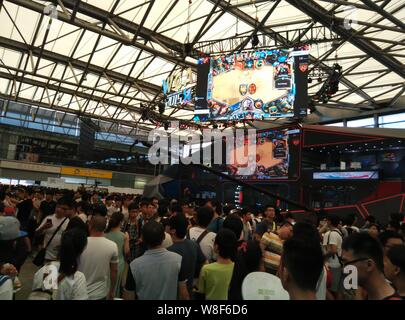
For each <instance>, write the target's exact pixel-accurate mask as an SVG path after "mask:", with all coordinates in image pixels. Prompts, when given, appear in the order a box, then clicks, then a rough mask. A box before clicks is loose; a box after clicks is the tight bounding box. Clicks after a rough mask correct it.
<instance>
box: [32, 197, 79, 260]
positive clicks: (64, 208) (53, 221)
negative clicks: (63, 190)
mask: <svg viewBox="0 0 405 320" xmlns="http://www.w3.org/2000/svg"><path fill="white" fill-rule="evenodd" d="M72 210H73V204H72V201H71V200H70V199H68V198H60V199H59V200H58V202H57V205H56V209H55V213H54V214H53V215H51V216H48V217H47V218H46V219H44V220H43V221H42V223H41V224H40V225H39V227H38V228H37V229H36V230H35V232H36V235H38V236H40V235H43V234H44V235H45V237H44V242H43V246H44V247H45V246H46V245H47V244H48V242H49V240H50V239H51V238H52V236H53V234H54V233H55V232H56V230H57V229H58V227H59V226H60V228H59V230H58V231H57V232H56V234H55V236H54V237H53V238H52V241H51V242H50V244H49V245H48V247H47V249H46V253H45V261H55V260H57V258H58V250H59V246H60V241H61V237H62V233H63V231H65V229H66V227H67V225H68V223H69V219H68V216H69V215H70V213H71V212H72Z"/></svg>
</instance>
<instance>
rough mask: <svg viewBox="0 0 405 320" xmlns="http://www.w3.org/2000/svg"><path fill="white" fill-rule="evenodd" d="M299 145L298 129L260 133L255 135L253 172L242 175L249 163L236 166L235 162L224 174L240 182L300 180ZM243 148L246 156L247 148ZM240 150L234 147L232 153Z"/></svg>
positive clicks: (229, 165) (226, 168)
mask: <svg viewBox="0 0 405 320" xmlns="http://www.w3.org/2000/svg"><path fill="white" fill-rule="evenodd" d="M300 143H301V135H300V129H297V128H293V129H291V128H288V129H277V130H266V131H262V132H259V133H257V134H256V156H255V157H256V167H255V170H254V173H253V174H251V175H245V174H241V172H243V168H245V167H246V165H247V163H237V162H236V160H235V161H234V162H233V163H231V164H228V165H227V166H226V167H225V170H224V172H226V173H227V174H229V175H232V176H234V177H236V178H238V179H241V180H264V181H265V180H274V179H291V180H294V179H297V178H298V177H299V167H300V166H299V157H300ZM240 148H245V154H246V150H247V148H246V146H241V147H240ZM237 151H238V150H237V148H234V149H233V150H232V151H231V152H235V153H236V152H237ZM242 152H243V151H242ZM234 159H236V156H235V157H234Z"/></svg>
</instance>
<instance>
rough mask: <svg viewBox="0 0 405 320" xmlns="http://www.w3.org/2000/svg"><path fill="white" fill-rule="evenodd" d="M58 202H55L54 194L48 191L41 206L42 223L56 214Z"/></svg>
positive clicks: (40, 218)
mask: <svg viewBox="0 0 405 320" xmlns="http://www.w3.org/2000/svg"><path fill="white" fill-rule="evenodd" d="M55 208H56V201H54V200H53V193H52V192H50V191H48V192H47V193H46V195H45V200H44V201H42V202H41V205H40V206H39V212H40V217H39V220H40V221H38V222H39V223H41V222H42V221H43V220H44V219H45V218H46V217H48V216H51V215H53V214H54V213H55Z"/></svg>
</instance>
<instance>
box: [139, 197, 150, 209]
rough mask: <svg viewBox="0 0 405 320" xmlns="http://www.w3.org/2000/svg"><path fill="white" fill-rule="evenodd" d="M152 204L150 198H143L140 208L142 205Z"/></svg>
mask: <svg viewBox="0 0 405 320" xmlns="http://www.w3.org/2000/svg"><path fill="white" fill-rule="evenodd" d="M150 204H151V202H150V201H149V200H148V199H146V198H143V199H141V201H140V202H139V208H141V207H143V206H148V205H150Z"/></svg>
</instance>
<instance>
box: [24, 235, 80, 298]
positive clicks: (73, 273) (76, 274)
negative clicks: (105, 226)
mask: <svg viewBox="0 0 405 320" xmlns="http://www.w3.org/2000/svg"><path fill="white" fill-rule="evenodd" d="M86 245H87V235H86V233H85V232H84V231H83V230H80V229H76V228H74V229H70V230H67V231H66V232H64V233H63V236H62V239H61V248H60V253H59V260H60V261H53V262H50V263H48V264H46V265H45V266H43V267H42V268H41V269H39V270H38V271H37V272H36V273H35V276H34V280H33V286H32V289H33V291H36V290H51V291H52V292H53V300H87V299H88V294H87V283H86V277H85V276H84V274H83V273H82V272H80V271H78V270H77V267H78V266H77V260H78V258H79V256H80V255H81V253H82V252H83V250H84V248H85V247H86Z"/></svg>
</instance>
